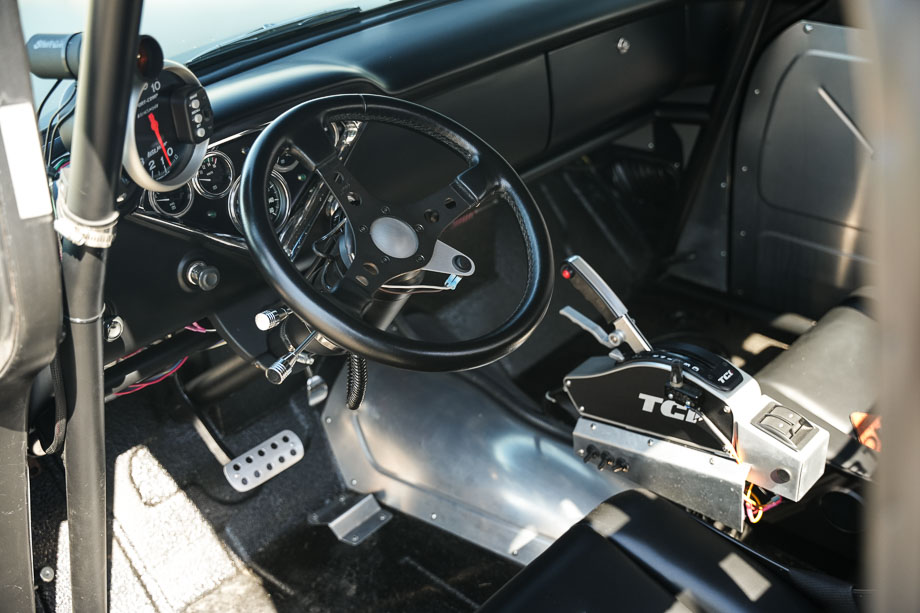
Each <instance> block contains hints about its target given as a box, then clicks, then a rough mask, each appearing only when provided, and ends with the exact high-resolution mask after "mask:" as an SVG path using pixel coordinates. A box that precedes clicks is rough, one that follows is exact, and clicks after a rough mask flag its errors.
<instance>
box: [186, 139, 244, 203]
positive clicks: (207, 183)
mask: <svg viewBox="0 0 920 613" xmlns="http://www.w3.org/2000/svg"><path fill="white" fill-rule="evenodd" d="M233 174H234V173H233V162H231V161H230V158H229V157H227V154H225V153H222V152H220V151H212V152H211V153H209V154H207V155H206V156H204V161H203V162H201V168H199V169H198V174H196V175H195V178H194V179H192V184H193V185H194V186H195V190H196V191H197V192H198V193H199V194H201V195H202V196H204V197H205V198H220V197H221V196H223V195H225V194H226V193H227V192H229V191H230V187H231V186H232V185H233Z"/></svg>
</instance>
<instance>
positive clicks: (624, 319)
mask: <svg viewBox="0 0 920 613" xmlns="http://www.w3.org/2000/svg"><path fill="white" fill-rule="evenodd" d="M562 277H563V278H564V279H566V280H568V281H570V282H571V283H572V285H573V286H574V287H575V289H577V290H578V291H579V292H581V295H582V296H584V297H585V299H587V301H588V302H590V303H591V305H592V306H593V307H594V308H596V309H597V310H598V311H599V312H600V314H601V316H602V317H603V318H604V320H605V321H606V322H607V323H609V324H613V327H614V328H615V329H616V330H617V331H619V332H621V333H622V335H623V340H625V341H626V344H627V345H629V347H630V348H631V349H632V350H633V351H635V352H636V353H638V352H640V351H651V350H652V345H651V343H649V342H648V341H647V340H646V339H645V336H644V335H643V334H642V332H641V331H640V330H639V328H638V327H637V326H636V322H634V321H633V320H632V318H631V317H630V316H629V311H628V310H627V309H626V305H625V304H623V301H622V300H620V297H619V296H617V294H616V292H614V291H613V289H612V288H611V287H610V286H609V285H607V283H606V282H605V281H604V279H603V278H601V276H600V275H599V274H597V271H595V270H594V269H593V268H592V267H591V265H590V264H588V262H586V261H585V259H584V258H582V257H581V256H579V255H573V256H572V257H570V258H568V259H567V260H566V261H565V264H563V265H562ZM566 316H567V317H568V315H566ZM573 321H574V320H573ZM576 323H578V322H576Z"/></svg>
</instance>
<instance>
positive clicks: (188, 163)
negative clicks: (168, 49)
mask: <svg viewBox="0 0 920 613" xmlns="http://www.w3.org/2000/svg"><path fill="white" fill-rule="evenodd" d="M131 100H132V104H131V109H130V114H129V116H128V126H127V131H126V142H125V151H124V156H123V163H124V166H125V170H127V171H128V174H129V175H130V176H131V178H132V179H133V180H134V182H135V183H137V184H138V185H140V186H141V187H143V188H145V189H147V190H150V191H155V192H164V191H169V190H171V189H176V188H178V187H179V186H181V185H184V184H185V183H187V182H188V181H189V180H190V179H192V178H193V177H194V176H195V173H196V172H198V167H199V166H200V165H201V161H202V159H203V158H204V156H205V154H206V153H207V149H208V138H209V137H210V135H211V130H212V127H213V115H212V112H211V104H210V102H209V101H208V97H207V94H206V93H205V90H204V88H202V87H201V84H200V83H199V82H198V79H197V78H196V77H195V75H194V74H193V73H192V72H191V71H190V70H188V69H187V68H185V67H184V66H182V65H181V64H176V63H175V62H165V63H164V68H163V70H162V71H161V72H160V74H158V75H157V76H156V77H154V78H152V79H148V80H147V81H143V82H139V83H138V84H137V85H135V87H134V89H133V90H132V92H131Z"/></svg>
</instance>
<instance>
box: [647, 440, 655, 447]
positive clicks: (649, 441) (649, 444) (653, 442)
mask: <svg viewBox="0 0 920 613" xmlns="http://www.w3.org/2000/svg"><path fill="white" fill-rule="evenodd" d="M654 444H655V441H653V440H652V439H648V446H649V447H651V446H652V445H654Z"/></svg>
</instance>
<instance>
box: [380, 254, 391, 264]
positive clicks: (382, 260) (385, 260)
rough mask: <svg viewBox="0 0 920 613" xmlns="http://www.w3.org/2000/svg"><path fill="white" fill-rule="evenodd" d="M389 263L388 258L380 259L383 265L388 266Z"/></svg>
mask: <svg viewBox="0 0 920 613" xmlns="http://www.w3.org/2000/svg"><path fill="white" fill-rule="evenodd" d="M389 262H390V258H388V257H387V256H383V257H382V258H380V263H381V264H388V263H389Z"/></svg>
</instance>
